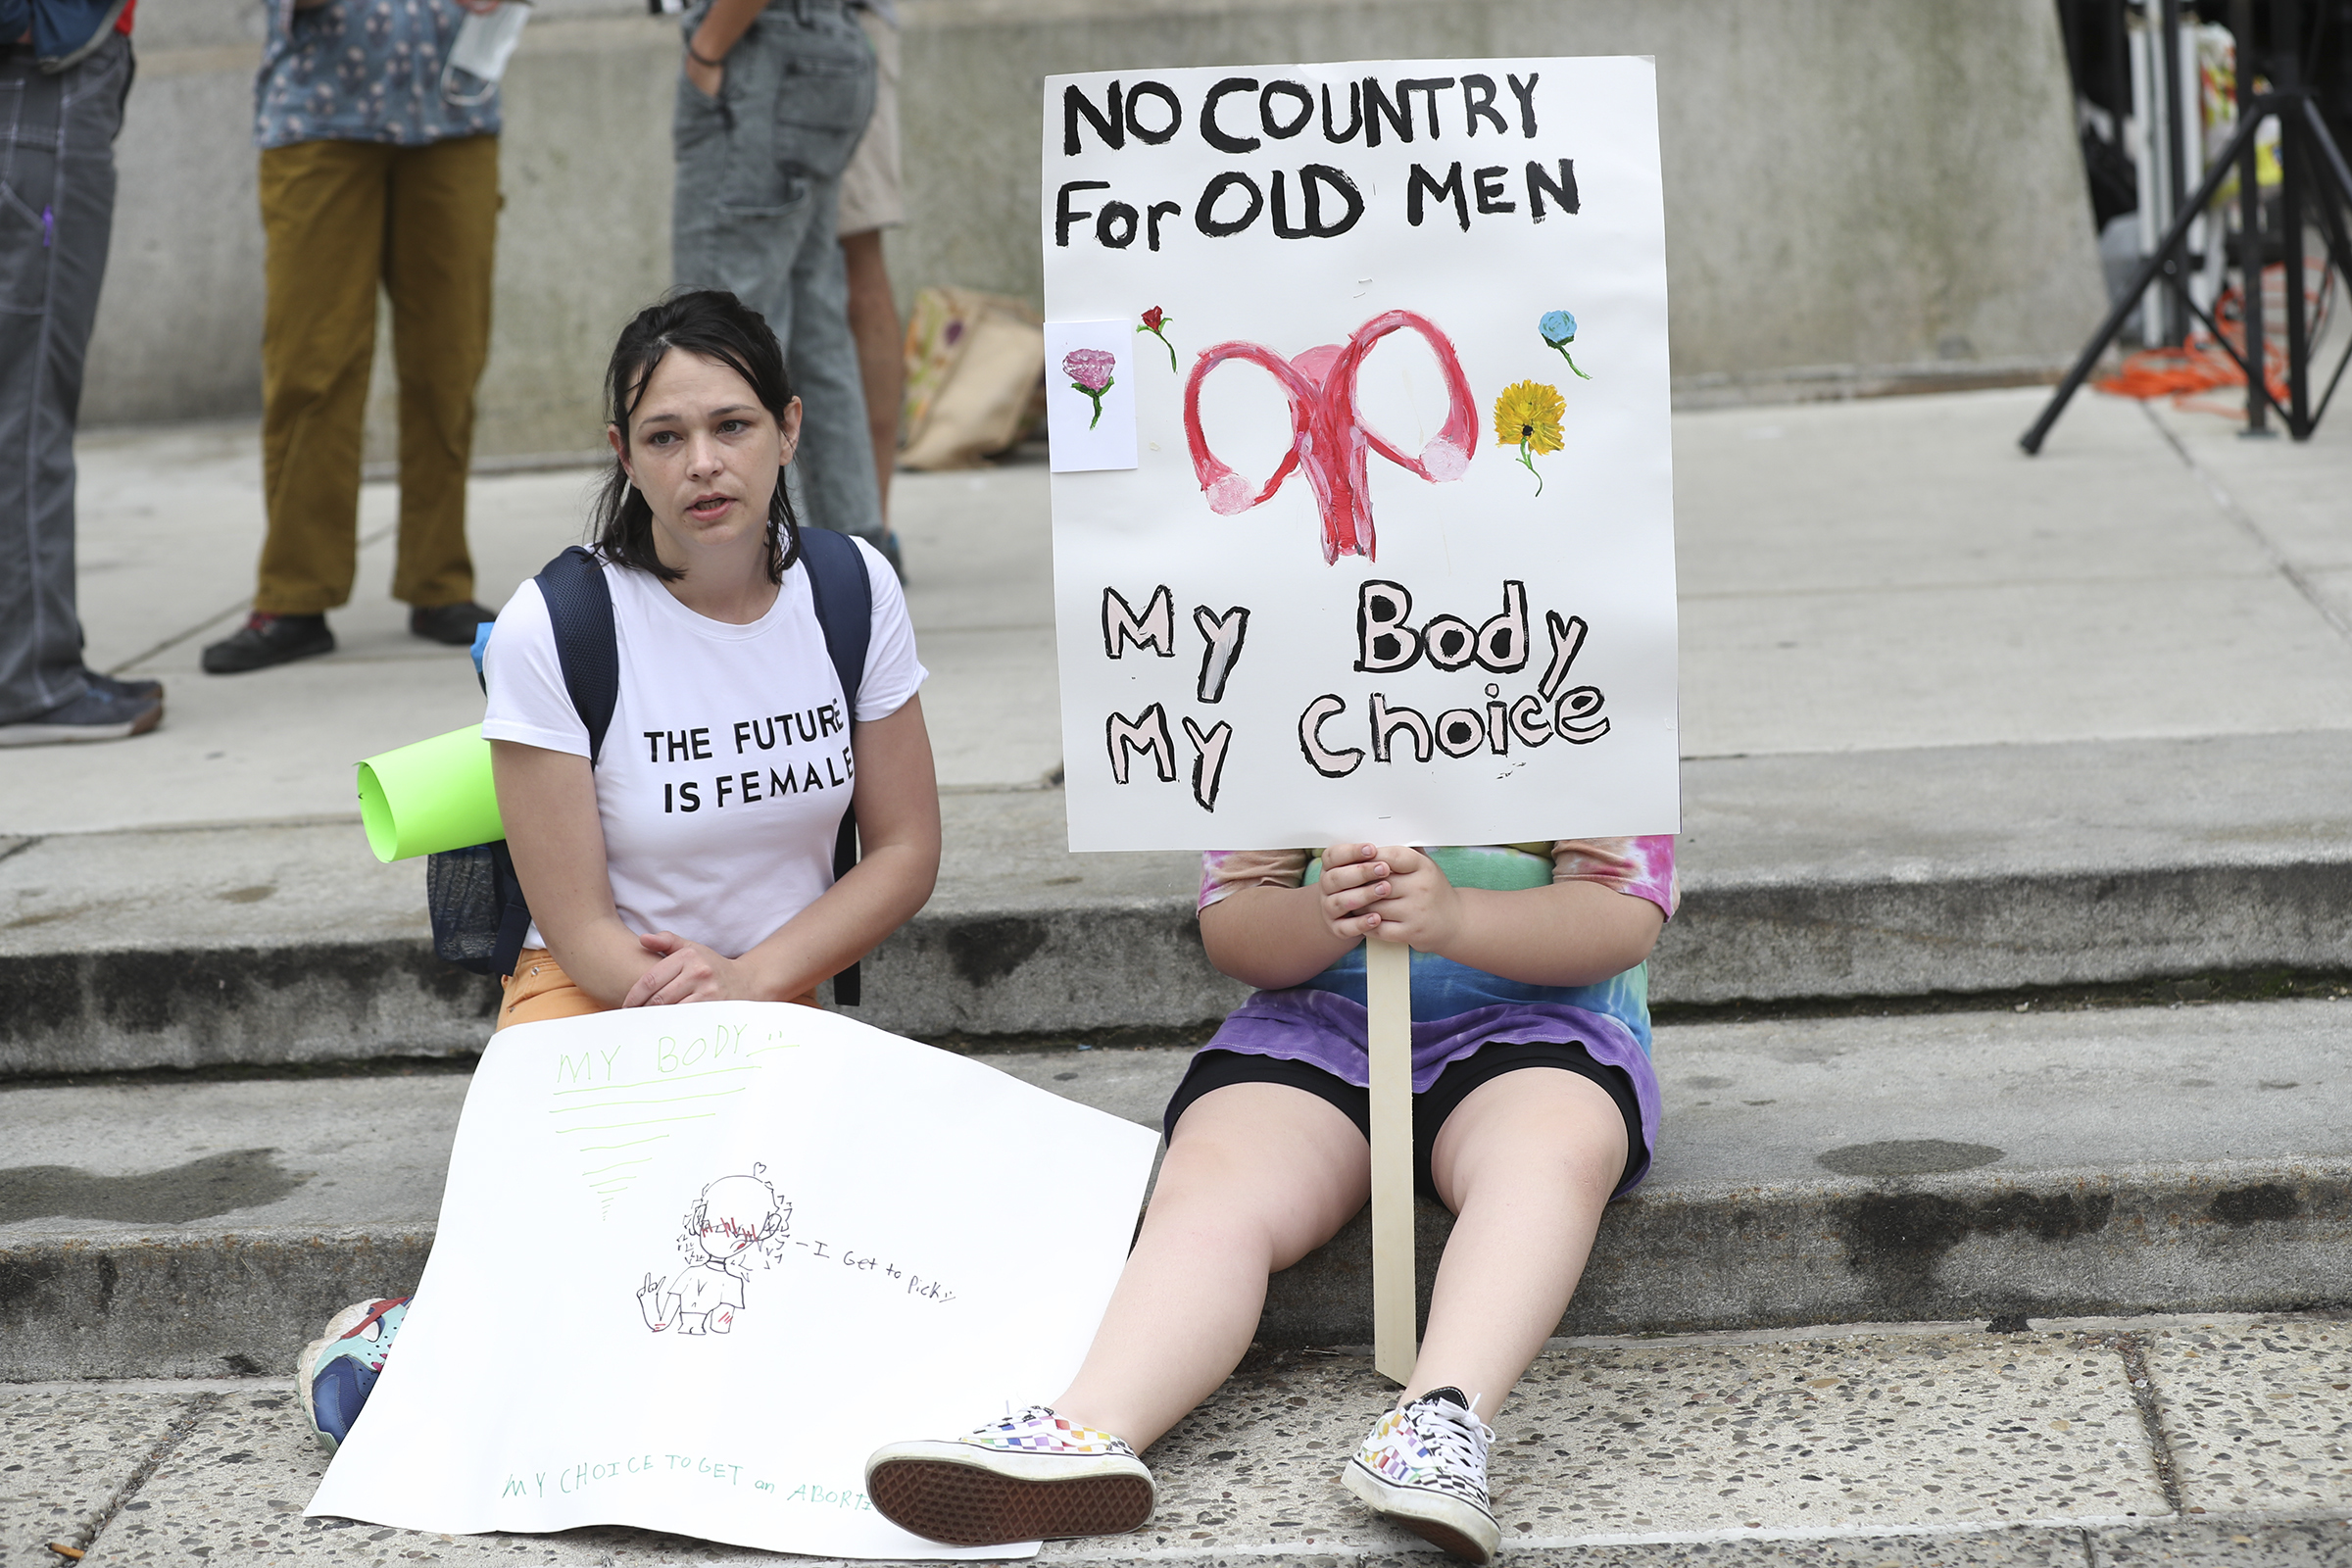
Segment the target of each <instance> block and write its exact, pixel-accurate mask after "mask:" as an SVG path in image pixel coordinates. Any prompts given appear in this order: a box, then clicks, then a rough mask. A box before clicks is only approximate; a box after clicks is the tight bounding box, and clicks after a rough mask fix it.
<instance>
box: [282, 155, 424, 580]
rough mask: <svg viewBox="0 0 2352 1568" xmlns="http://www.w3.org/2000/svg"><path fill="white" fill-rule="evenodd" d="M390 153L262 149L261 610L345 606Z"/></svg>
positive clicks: (353, 565)
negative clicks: (265, 250) (264, 519)
mask: <svg viewBox="0 0 2352 1568" xmlns="http://www.w3.org/2000/svg"><path fill="white" fill-rule="evenodd" d="M395 151H396V149H394V148H391V147H386V146H378V145H376V144H374V143H370V142H356V141H310V142H298V143H296V144H295V145H293V146H291V147H272V148H269V149H267V150H265V151H264V152H263V153H262V169H261V197H262V227H263V230H264V232H265V233H266V235H267V236H268V240H269V260H268V274H267V275H268V284H269V297H268V301H267V303H266V304H265V306H264V309H263V317H262V494H263V501H264V505H265V506H266V507H267V509H268V511H269V517H270V532H269V536H268V538H267V539H265V540H264V541H263V544H262V569H261V587H260V591H259V592H257V593H256V594H255V595H254V598H253V608H254V610H255V612H256V613H260V614H264V615H317V614H320V613H324V612H326V611H328V610H331V609H333V608H334V607H335V606H337V605H340V604H343V603H344V602H345V601H347V600H349V599H350V598H351V580H352V575H353V573H354V571H355V570H356V569H357V567H358V563H359V527H360V438H361V430H362V425H363V423H364V421H365V419H366V417H367V412H368V367H369V364H370V362H371V361H372V360H373V358H374V354H375V289H376V280H377V278H378V277H379V276H381V275H382V270H383V252H384V212H385V205H386V197H387V192H386V182H387V178H388V175H389V172H390V169H391V163H392V157H393V154H394V152H395Z"/></svg>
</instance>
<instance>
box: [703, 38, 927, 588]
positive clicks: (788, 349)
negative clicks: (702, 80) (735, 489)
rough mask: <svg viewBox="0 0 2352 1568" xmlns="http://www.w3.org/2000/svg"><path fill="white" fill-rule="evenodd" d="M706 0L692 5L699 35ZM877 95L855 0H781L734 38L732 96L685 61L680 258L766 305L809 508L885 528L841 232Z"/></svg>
mask: <svg viewBox="0 0 2352 1568" xmlns="http://www.w3.org/2000/svg"><path fill="white" fill-rule="evenodd" d="M701 23H702V11H701V9H700V8H698V9H697V10H696V11H694V12H692V13H689V14H688V16H687V18H686V24H685V25H686V35H687V36H688V37H689V38H691V37H692V36H693V35H694V29H695V28H696V27H697V26H699V25H701ZM873 105H874V56H873V49H872V46H871V45H869V44H868V43H867V42H866V39H865V33H864V31H863V29H861V28H860V27H859V26H858V24H857V22H856V21H854V20H853V19H852V18H851V16H850V15H849V12H848V9H847V7H846V6H845V5H844V4H843V0H771V3H770V4H769V6H768V8H767V9H766V10H765V11H764V12H762V13H760V17H759V19H758V20H757V21H755V22H754V23H753V24H752V26H751V30H750V31H748V32H746V33H745V34H744V35H743V37H742V39H741V40H740V41H739V42H738V43H737V44H736V45H735V47H734V48H733V49H731V50H729V51H728V52H727V59H726V75H725V77H724V79H723V80H722V82H721V83H720V86H719V96H718V97H716V98H708V97H705V96H704V95H703V93H702V92H700V91H699V90H698V89H697V88H696V87H695V86H694V84H693V83H691V82H689V81H687V80H686V78H685V76H684V75H683V74H682V73H681V74H680V76H679V78H678V104H677V116H676V120H675V123H674V130H673V136H674V141H675V149H676V156H677V191H676V196H675V198H674V202H673V205H672V207H671V211H670V267H671V272H672V275H673V277H674V280H675V282H676V284H677V286H678V287H680V288H723V289H726V290H728V291H729V292H730V293H732V294H734V295H735V297H736V298H738V299H740V300H742V301H743V302H744V303H745V304H746V305H749V306H750V307H751V308H752V309H754V310H756V311H758V312H759V313H760V315H761V316H764V317H766V318H767V324H768V325H769V326H770V327H771V328H773V329H774V331H775V334H776V341H777V342H778V343H779V344H781V345H782V346H783V349H784V363H785V368H786V369H787V370H788V371H789V373H790V375H791V377H792V388H793V390H794V391H795V392H797V393H799V394H800V397H801V402H802V405H803V413H802V424H801V448H800V455H799V457H798V458H797V459H796V460H795V461H794V463H793V465H792V471H793V474H794V476H795V477H796V478H797V479H798V481H799V483H798V487H797V488H798V490H799V495H798V497H797V498H796V499H797V502H798V510H799V515H800V517H801V518H802V520H804V521H806V522H812V523H814V524H816V525H817V526H819V527H824V528H832V529H836V530H838V531H840V532H842V533H849V534H857V535H858V536H859V537H861V538H864V539H866V540H868V541H871V542H873V543H876V544H879V543H880V542H881V539H882V501H881V496H880V493H879V491H878V490H877V488H876V486H875V481H874V449H873V443H872V439H871V438H870V436H869V435H868V434H867V428H866V420H865V391H864V387H863V384H862V383H861V382H860V381H859V379H858V345H857V342H856V340H855V339H853V338H852V337H851V335H850V318H849V301H850V286H849V276H848V273H847V272H846V270H844V268H843V266H842V259H841V244H840V241H839V239H838V238H837V237H836V235H835V232H834V209H835V207H836V206H837V205H838V204H839V201H840V196H841V172H842V170H843V169H845V168H847V167H848V165H849V161H850V154H851V153H853V152H855V151H856V150H857V147H858V137H860V136H861V135H863V134H864V133H865V125H866V121H867V120H868V119H869V118H870V117H871V115H872V113H873Z"/></svg>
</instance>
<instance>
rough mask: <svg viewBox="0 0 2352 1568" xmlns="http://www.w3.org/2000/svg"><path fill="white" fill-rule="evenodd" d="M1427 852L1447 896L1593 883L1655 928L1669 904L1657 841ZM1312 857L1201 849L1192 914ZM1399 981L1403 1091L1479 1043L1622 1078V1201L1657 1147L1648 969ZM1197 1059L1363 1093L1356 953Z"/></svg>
mask: <svg viewBox="0 0 2352 1568" xmlns="http://www.w3.org/2000/svg"><path fill="white" fill-rule="evenodd" d="M1430 854H1431V856H1432V858H1438V859H1440V861H1441V866H1442V868H1443V869H1445V870H1446V874H1447V875H1448V876H1449V877H1450V878H1451V879H1452V880H1453V881H1454V883H1455V884H1456V885H1457V886H1464V887H1487V888H1497V889H1504V890H1508V889H1512V888H1525V887H1535V886H1541V885H1542V884H1543V883H1544V881H1546V880H1549V881H1553V882H1598V883H1600V884H1601V885H1602V886H1604V887H1609V888H1614V889H1615V890H1616V891H1617V892H1619V893H1622V894H1625V895H1627V896H1628V897H1631V898H1639V899H1646V900H1648V901H1649V902H1650V903H1652V904H1654V905H1656V906H1657V907H1658V909H1659V911H1660V912H1661V913H1662V914H1664V915H1665V916H1666V917H1667V918H1669V919H1672V918H1673V916H1674V911H1675V907H1676V906H1677V904H1678V903H1679V902H1680V897H1681V895H1680V892H1679V890H1678V888H1677V886H1676V883H1675V875H1674V840H1673V838H1672V837H1671V836H1668V835H1658V836H1655V837H1645V838H1616V839H1561V840H1558V841H1556V842H1554V843H1551V844H1488V845H1473V846H1467V847H1464V848H1459V849H1448V850H1433V851H1431V852H1430ZM1546 857H1548V858H1549V860H1550V862H1551V863H1550V866H1549V875H1548V877H1546V876H1545V874H1544V864H1543V861H1544V858H1546ZM1312 860H1313V857H1312V856H1311V854H1310V852H1308V851H1305V850H1212V851H1210V852H1208V853H1207V854H1204V855H1202V856H1201V904H1200V907H1201V908H1203V909H1205V908H1207V907H1209V906H1210V905H1212V904H1215V903H1217V902H1218V901H1219V900H1221V899H1224V898H1227V897H1229V896H1230V895H1232V894H1234V893H1236V892H1238V891H1240V890H1241V889H1243V888H1246V887H1280V888H1295V887H1299V886H1301V885H1303V884H1304V883H1305V882H1306V881H1307V880H1308V876H1307V873H1308V871H1309V869H1310V862H1312ZM1312 868H1313V869H1316V870H1318V871H1319V869H1320V867H1319V865H1316V866H1312ZM1412 974H1413V1092H1414V1093H1415V1094H1420V1093H1422V1092H1423V1091H1425V1090H1427V1089H1428V1088H1429V1086H1430V1085H1431V1084H1433V1083H1435V1082H1436V1081H1437V1078H1438V1075H1439V1074H1440V1073H1442V1072H1444V1071H1445V1070H1446V1066H1447V1064H1448V1063H1451V1062H1454V1061H1458V1060H1459V1059H1461V1058H1462V1057H1464V1056H1467V1055H1469V1054H1472V1053H1473V1052H1475V1051H1477V1050H1478V1049H1479V1048H1480V1047H1482V1046H1487V1045H1502V1044H1509V1043H1517V1042H1527V1041H1552V1042H1561V1041H1573V1042H1575V1043H1577V1044H1578V1045H1581V1046H1583V1047H1584V1048H1585V1050H1586V1051H1587V1052H1589V1053H1590V1054H1592V1056H1593V1060H1594V1061H1597V1062H1599V1063H1601V1064H1602V1065H1604V1066H1610V1067H1616V1068H1618V1069H1619V1070H1621V1071H1622V1072H1624V1074H1625V1075H1626V1077H1627V1078H1628V1079H1629V1080H1630V1081H1631V1082H1632V1084H1633V1087H1634V1095H1635V1098H1636V1099H1637V1100H1638V1101H1639V1102H1640V1103H1641V1106H1642V1141H1643V1144H1644V1146H1645V1151H1646V1152H1645V1153H1644V1155H1643V1157H1642V1159H1641V1160H1640V1161H1639V1162H1638V1166H1637V1168H1636V1170H1635V1172H1634V1174H1633V1175H1632V1176H1631V1177H1630V1178H1629V1179H1628V1180H1627V1181H1626V1183H1625V1185H1624V1187H1623V1188H1621V1189H1620V1191H1621V1192H1623V1191H1630V1190H1632V1188H1633V1187H1635V1186H1636V1185H1637V1184H1639V1183H1640V1181H1641V1180H1642V1177H1643V1176H1644V1175H1646V1174H1647V1173H1648V1169H1649V1161H1648V1157H1647V1152H1654V1151H1655V1150H1656V1148H1657V1139H1658V1122H1659V1114H1658V1111H1659V1096H1658V1080H1657V1074H1656V1072H1655V1071H1654V1070H1653V1069H1652V1067H1651V1066H1650V1060H1649V1045H1650V1034H1649V969H1648V965H1646V964H1636V965H1635V966H1634V967H1633V968H1631V969H1628V970H1626V971H1625V972H1624V973H1623V974H1618V975H1612V976H1611V977H1610V978H1608V979H1606V980H1603V981H1600V982H1598V983H1597V984H1594V985H1589V986H1538V985H1527V984H1524V983H1522V982H1520V981H1516V980H1505V979H1503V978H1502V977H1501V976H1499V975H1493V974H1489V973H1487V972H1486V971H1485V970H1483V969H1473V968H1471V967H1470V966H1469V965H1467V964H1461V963H1456V962H1454V961H1453V960H1452V959H1450V958H1444V957H1440V956H1437V955H1436V954H1430V953H1416V954H1414V955H1413V956H1412ZM1201 1049H1202V1050H1203V1051H1231V1052H1238V1053H1240V1054H1245V1055H1257V1056H1279V1057H1283V1058H1285V1059H1287V1060H1292V1061H1303V1062H1307V1063H1309V1064H1310V1065H1313V1066H1316V1067H1320V1068H1321V1069H1323V1070H1324V1071H1325V1072H1328V1073H1330V1074H1332V1075H1333V1076H1334V1077H1337V1078H1340V1079H1343V1080H1345V1081H1346V1082H1348V1083H1351V1084H1355V1085H1358V1086H1362V1085H1364V1084H1367V1083H1369V1082H1370V1081H1371V1073H1370V1070H1369V1066H1370V1064H1369V1060H1368V1058H1367V1057H1366V1055H1365V1052H1364V956H1363V949H1362V948H1360V947H1358V948H1354V949H1351V950H1349V951H1348V953H1347V954H1346V955H1345V956H1342V957H1341V958H1340V959H1339V960H1338V961H1337V962H1335V963H1333V964H1332V965H1331V967H1330V968H1328V969H1325V970H1324V971H1323V972H1322V973H1321V974H1318V975H1316V976H1314V977H1313V978H1311V979H1309V980H1308V981H1306V983H1305V984H1303V985H1299V986H1295V987H1292V988H1291V989H1289V990H1287V991H1260V992H1257V993H1255V994H1254V995H1252V996H1251V997H1250V1000H1249V1001H1248V1002H1246V1003H1244V1004H1242V1005H1241V1006H1239V1007H1237V1008H1235V1009H1234V1011H1233V1012H1232V1014H1231V1015H1230V1016H1228V1017H1227V1018H1226V1020H1225V1022H1224V1025H1223V1026H1222V1027H1221V1028H1219V1029H1218V1031H1217V1033H1216V1035H1215V1037H1214V1038H1213V1039H1211V1040H1210V1041H1209V1042H1208V1044H1207V1045H1205V1046H1203V1047H1202V1048H1201Z"/></svg>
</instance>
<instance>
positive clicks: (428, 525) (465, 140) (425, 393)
mask: <svg viewBox="0 0 2352 1568" xmlns="http://www.w3.org/2000/svg"><path fill="white" fill-rule="evenodd" d="M388 221H389V227H388V229H387V231H386V233H385V242H384V286H385V290H386V292H387V293H388V294H389V295H390V296H391V301H392V357H393V363H394V365H395V366H396V367H397V368H398V369H399V373H400V552H399V556H398V559H397V561H396V563H395V564H394V566H393V571H392V597H393V598H395V599H398V600H401V601H403V602H404V603H407V604H409V605H413V606H416V607H417V608H419V609H432V608H434V607H437V606H445V605H446V606H466V605H469V604H470V603H471V601H472V599H473V561H472V558H471V557H470V556H469V555H468V554H467V553H466V470H467V469H468V468H469V467H470V466H471V465H472V461H473V395H474V388H475V387H476V386H477V385H478V384H479V383H480V381H481V378H482V368H483V366H485V365H486V364H488V363H489V359H490V279H491V267H492V263H493V260H494V258H495V255H496V251H497V241H498V138H497V137H496V136H465V137H460V138H458V139H456V140H452V141H442V142H434V143H433V144H431V145H430V146H425V147H403V148H400V149H398V150H397V151H396V152H395V154H394V155H393V159H392V171H391V201H390V211H389V219H388ZM464 635H465V637H466V640H467V641H468V642H470V641H471V640H472V636H473V633H472V631H471V629H470V627H467V628H466V630H465V633H464Z"/></svg>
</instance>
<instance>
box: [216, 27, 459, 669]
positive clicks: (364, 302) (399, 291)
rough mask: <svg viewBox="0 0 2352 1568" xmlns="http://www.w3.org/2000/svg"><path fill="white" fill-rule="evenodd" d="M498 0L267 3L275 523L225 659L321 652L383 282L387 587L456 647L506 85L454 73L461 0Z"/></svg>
mask: <svg viewBox="0 0 2352 1568" xmlns="http://www.w3.org/2000/svg"><path fill="white" fill-rule="evenodd" d="M496 4H497V0H463V3H462V4H461V0H271V5H270V43H269V48H268V51H267V53H266V54H265V56H264V58H263V63H262V71H261V76H260V80H259V83H258V86H257V89H256V98H257V113H256V140H258V141H259V142H260V143H261V147H262V160H261V206H262V225H263V229H264V231H265V234H266V236H267V238H268V241H269V261H268V283H269V302H268V306H267V310H266V314H265V316H264V319H263V327H262V406H263V412H262V470H263V495H264V501H265V504H266V506H267V509H268V513H269V522H270V531H269V535H268V537H267V539H266V540H265V541H264V543H263V545H262V560H261V574H260V575H261V581H260V586H259V588H258V589H257V591H256V592H255V594H254V599H253V613H252V614H251V615H250V616H249V617H248V618H247V620H246V623H245V624H244V625H243V626H242V627H240V628H239V629H238V630H237V631H236V632H235V633H234V634H233V635H232V636H230V637H228V638H226V639H225V640H223V641H221V642H218V643H215V644H213V645H212V646H211V647H209V648H207V649H206V650H205V651H204V667H205V669H206V670H208V671H210V672H211V673H213V674H216V675H226V674H236V673H239V672H242V671H245V670H253V669H262V668H266V667H268V666H270V665H271V664H282V663H285V662H288V661H290V660H296V659H303V658H307V657H309V656H311V655H314V654H323V653H327V652H330V651H331V650H332V649H333V648H334V646H335V639H334V634H333V632H331V631H329V630H328V629H327V625H326V612H327V611H328V610H330V609H333V608H334V607H335V606H338V605H341V604H343V603H345V602H346V601H347V600H349V599H350V597H351V584H352V577H353V573H354V571H355V569H356V567H357V564H358V553H359V499H360V444H361V432H362V425H363V422H364V418H365V415H366V411H367V401H368V369H369V367H370V365H371V363H372V361H373V357H374V352H375V316H376V310H375V296H376V290H377V288H378V287H379V286H380V287H381V288H382V289H383V291H384V293H385V295H386V296H387V297H388V298H389V300H390V301H391V306H392V347H393V362H394V365H395V367H396V368H397V369H398V373H399V378H400V538H399V549H398V557H397V562H396V564H395V566H394V568H393V578H392V594H393V597H394V598H396V599H399V600H402V601H404V602H406V603H407V604H408V605H409V606H410V607H411V608H410V611H409V629H410V630H411V631H412V632H414V633H416V634H417V636H419V637H424V638H429V639H431V640H432V641H435V642H442V643H449V644H453V645H457V646H461V647H462V646H466V645H467V644H470V643H471V642H472V641H473V635H474V627H475V625H476V624H477V623H478V622H481V621H484V620H489V619H491V618H492V612H490V611H488V610H485V609H483V608H482V607H481V606H479V605H477V604H475V603H474V602H473V563H472V559H471V557H470V556H469V555H468V554H467V552H466V469H467V467H468V466H469V464H470V462H471V459H472V451H473V394H474V387H475V384H476V383H477V382H478V381H479V380H480V379H481V374H482V368H483V366H484V364H485V363H486V362H487V360H488V358H489V352H490V277H491V263H492V259H493V256H494V254H495V249H496V239H497V230H498V208H499V193H498V131H499V115H498V93H497V88H496V86H495V84H491V83H484V82H480V81H476V80H475V79H474V78H472V77H471V76H468V75H466V73H463V72H461V71H456V70H452V69H446V62H447V59H448V54H449V49H450V45H451V43H452V41H453V40H454V39H455V38H456V36H457V31H458V27H459V25H460V24H461V23H462V22H463V20H464V16H465V12H466V10H468V9H471V10H479V11H489V10H492V9H495V7H496Z"/></svg>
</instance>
